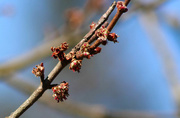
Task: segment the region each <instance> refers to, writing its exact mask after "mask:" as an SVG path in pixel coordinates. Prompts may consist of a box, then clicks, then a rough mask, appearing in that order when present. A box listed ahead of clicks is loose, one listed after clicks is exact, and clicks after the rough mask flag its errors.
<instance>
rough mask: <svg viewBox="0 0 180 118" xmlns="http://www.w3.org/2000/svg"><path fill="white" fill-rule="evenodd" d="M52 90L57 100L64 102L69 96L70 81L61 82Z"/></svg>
mask: <svg viewBox="0 0 180 118" xmlns="http://www.w3.org/2000/svg"><path fill="white" fill-rule="evenodd" d="M52 91H53V97H54V99H55V100H57V102H59V101H61V102H63V101H64V100H66V99H67V97H68V96H69V93H68V91H69V83H68V82H65V81H63V82H61V84H59V85H57V86H54V87H52Z"/></svg>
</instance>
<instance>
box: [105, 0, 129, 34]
mask: <svg viewBox="0 0 180 118" xmlns="http://www.w3.org/2000/svg"><path fill="white" fill-rule="evenodd" d="M130 1H131V0H125V1H124V4H125V5H126V6H127V5H128V4H129V2H130ZM123 13H124V12H122V11H120V10H117V12H116V14H115V16H114V17H113V19H112V20H111V22H110V23H109V25H108V27H107V30H108V31H109V32H111V30H112V29H113V27H114V26H115V24H116V23H117V21H118V19H119V18H120V17H121V15H122V14H123Z"/></svg>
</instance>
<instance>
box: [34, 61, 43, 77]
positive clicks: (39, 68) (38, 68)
mask: <svg viewBox="0 0 180 118" xmlns="http://www.w3.org/2000/svg"><path fill="white" fill-rule="evenodd" d="M32 73H33V74H34V75H35V76H36V77H40V76H42V75H43V74H44V65H43V63H41V64H39V65H36V68H33V70H32Z"/></svg>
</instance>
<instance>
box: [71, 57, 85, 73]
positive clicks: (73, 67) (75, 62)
mask: <svg viewBox="0 0 180 118" xmlns="http://www.w3.org/2000/svg"><path fill="white" fill-rule="evenodd" d="M81 66H82V60H76V59H73V60H72V61H71V63H70V66H69V69H70V70H73V71H74V72H75V71H78V72H80V69H81Z"/></svg>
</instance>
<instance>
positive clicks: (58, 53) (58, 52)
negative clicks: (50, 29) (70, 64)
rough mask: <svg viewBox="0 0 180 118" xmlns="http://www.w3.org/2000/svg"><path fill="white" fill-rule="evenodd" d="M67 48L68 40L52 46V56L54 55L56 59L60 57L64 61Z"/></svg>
mask: <svg viewBox="0 0 180 118" xmlns="http://www.w3.org/2000/svg"><path fill="white" fill-rule="evenodd" d="M67 49H68V44H67V43H66V42H64V43H62V44H61V45H60V46H58V47H51V51H52V52H53V53H52V57H54V58H55V59H56V58H58V59H59V61H63V60H64V59H65V53H64V51H66V50H67Z"/></svg>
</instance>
